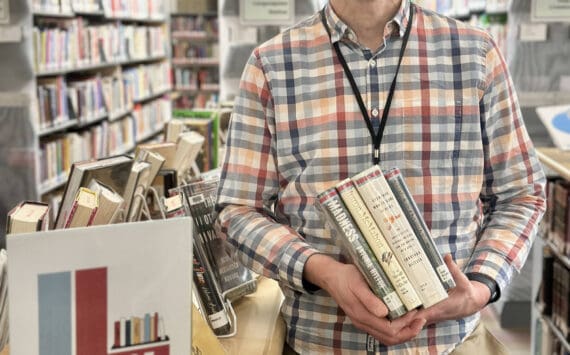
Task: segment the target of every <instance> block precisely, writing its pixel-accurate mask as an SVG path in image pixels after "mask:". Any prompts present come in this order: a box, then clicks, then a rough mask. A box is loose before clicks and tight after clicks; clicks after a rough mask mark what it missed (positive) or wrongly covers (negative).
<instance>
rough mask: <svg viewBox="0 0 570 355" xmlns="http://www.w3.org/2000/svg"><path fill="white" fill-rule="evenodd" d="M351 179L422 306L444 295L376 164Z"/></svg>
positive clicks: (442, 297)
mask: <svg viewBox="0 0 570 355" xmlns="http://www.w3.org/2000/svg"><path fill="white" fill-rule="evenodd" d="M352 181H353V183H354V185H355V186H356V189H357V190H358V193H359V194H360V196H361V197H362V200H363V201H364V204H365V205H366V207H367V208H368V210H369V211H370V214H371V215H372V218H373V219H374V221H375V222H376V224H377V225H378V227H380V230H381V231H382V234H383V235H384V237H385V238H386V241H387V242H388V245H389V246H390V249H392V251H393V253H394V256H395V257H396V259H397V260H398V261H399V262H400V265H401V266H402V269H404V272H405V273H406V276H408V279H409V281H410V283H411V284H412V286H413V287H414V289H415V290H416V292H417V293H418V296H419V297H420V299H421V301H422V304H423V306H424V307H426V308H427V307H430V306H432V305H434V304H436V303H438V302H440V301H443V300H444V299H446V298H447V292H446V291H445V289H444V288H443V285H442V283H441V282H440V281H439V277H438V276H437V273H436V272H435V269H434V268H433V267H432V266H431V263H430V262H429V259H428V258H427V255H426V253H425V251H424V250H423V248H422V246H421V244H420V243H419V241H418V239H417V238H416V236H415V235H414V232H413V230H412V227H411V226H410V224H409V222H408V221H407V219H406V217H405V215H404V213H403V212H402V209H401V207H400V205H398V203H397V201H396V198H395V197H394V194H393V193H392V190H390V187H389V186H388V183H387V182H386V179H385V178H384V174H383V172H382V171H381V170H380V168H379V167H378V166H377V165H375V166H373V167H371V168H369V169H367V170H365V171H363V172H361V173H359V174H357V175H355V176H354V177H353V178H352Z"/></svg>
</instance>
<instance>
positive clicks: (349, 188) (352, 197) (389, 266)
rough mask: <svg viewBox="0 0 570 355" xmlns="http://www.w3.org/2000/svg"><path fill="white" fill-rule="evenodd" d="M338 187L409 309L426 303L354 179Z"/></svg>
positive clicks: (340, 183) (345, 181) (343, 182)
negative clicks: (377, 222)
mask: <svg viewBox="0 0 570 355" xmlns="http://www.w3.org/2000/svg"><path fill="white" fill-rule="evenodd" d="M335 187H336V189H337V190H338V192H339V194H340V196H341V198H342V201H343V202H344V204H345V205H346V207H347V208H348V210H349V211H350V214H351V215H352V218H354V221H355V222H356V224H357V225H358V227H359V228H360V231H361V232H362V235H363V236H364V238H365V239H366V241H367V242H368V245H369V246H370V249H371V250H372V251H373V253H374V255H375V256H376V260H378V262H379V263H380V265H381V266H382V268H383V269H384V271H385V272H386V275H388V278H389V279H390V282H391V283H392V286H393V287H394V289H395V290H396V293H397V294H398V296H399V297H400V300H401V301H402V303H403V304H404V306H406V309H407V310H408V311H410V310H412V309H416V308H418V307H420V306H421V305H422V302H421V300H420V298H419V296H418V294H417V292H416V290H415V289H414V287H413V286H412V284H411V283H410V280H408V277H407V276H406V273H405V272H404V270H403V268H402V266H401V265H400V262H399V261H398V260H397V259H396V258H395V257H394V253H393V252H392V249H390V247H389V245H388V243H387V241H386V239H385V237H384V235H383V234H382V232H381V231H380V228H378V226H377V225H376V222H374V219H373V218H372V215H371V214H370V211H368V209H367V208H366V205H365V204H364V201H363V200H362V198H361V197H360V195H359V194H358V191H356V187H355V186H354V184H353V183H352V180H350V179H345V180H343V181H341V182H339V183H338V184H337V185H336V186H335Z"/></svg>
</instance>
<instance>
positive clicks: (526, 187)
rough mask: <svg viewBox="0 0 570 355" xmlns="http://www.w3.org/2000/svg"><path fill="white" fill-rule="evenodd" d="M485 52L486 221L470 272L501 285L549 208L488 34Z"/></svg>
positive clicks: (526, 250) (482, 101)
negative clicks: (546, 208)
mask: <svg viewBox="0 0 570 355" xmlns="http://www.w3.org/2000/svg"><path fill="white" fill-rule="evenodd" d="M487 43H488V47H487V51H486V53H485V55H484V57H483V60H484V63H483V65H484V68H485V78H484V85H483V86H482V87H481V89H482V91H481V95H482V96H481V99H480V108H481V127H482V139H483V147H484V157H485V165H484V172H483V173H484V181H483V186H482V190H481V196H480V198H481V202H482V207H483V222H482V225H481V231H480V235H479V238H480V239H479V241H478V243H477V245H476V247H475V250H474V252H473V254H472V257H471V259H470V261H469V262H468V264H467V266H466V269H465V270H464V272H465V273H480V274H483V275H486V276H489V277H490V278H491V279H494V280H496V282H497V285H498V286H499V289H500V290H503V289H504V288H505V287H506V286H507V285H508V284H509V282H510V280H511V278H512V276H513V272H514V271H517V272H520V270H521V268H522V266H523V264H524V262H525V261H526V259H527V256H528V254H529V252H530V247H531V246H532V243H533V241H534V238H535V236H536V233H537V227H538V223H539V222H540V220H541V218H542V216H543V214H544V210H545V192H544V188H545V176H544V172H543V170H542V167H541V164H540V162H539V160H538V158H537V156H536V153H535V150H534V147H533V144H532V142H531V140H530V138H529V135H528V132H527V130H526V128H525V125H524V122H523V119H522V115H521V111H520V108H519V104H518V99H517V96H516V93H515V90H514V85H513V82H512V80H511V77H510V75H509V73H508V69H507V65H506V63H505V60H504V58H503V57H502V55H501V54H500V52H499V50H498V48H497V46H496V45H495V43H494V42H493V41H492V40H491V39H490V38H488V42H487Z"/></svg>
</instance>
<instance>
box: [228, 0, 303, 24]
mask: <svg viewBox="0 0 570 355" xmlns="http://www.w3.org/2000/svg"><path fill="white" fill-rule="evenodd" d="M239 17H240V22H241V24H243V25H251V26H256V25H273V26H287V25H292V24H293V23H294V21H295V1H293V0H239Z"/></svg>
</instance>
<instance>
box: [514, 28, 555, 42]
mask: <svg viewBox="0 0 570 355" xmlns="http://www.w3.org/2000/svg"><path fill="white" fill-rule="evenodd" d="M519 39H520V41H521V42H544V41H546V40H547V39H548V25H547V24H545V23H522V24H521V25H520V31H519Z"/></svg>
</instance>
